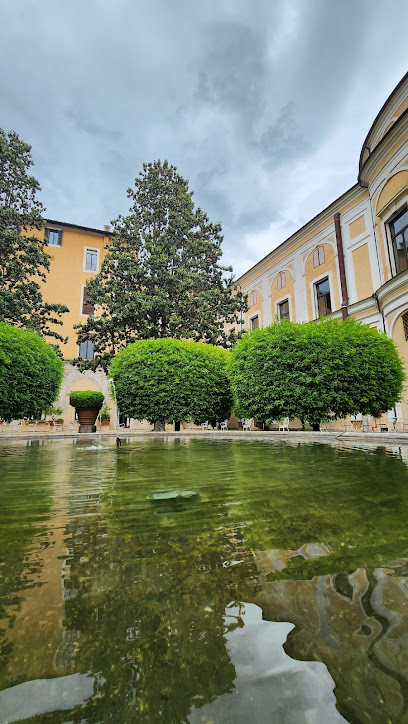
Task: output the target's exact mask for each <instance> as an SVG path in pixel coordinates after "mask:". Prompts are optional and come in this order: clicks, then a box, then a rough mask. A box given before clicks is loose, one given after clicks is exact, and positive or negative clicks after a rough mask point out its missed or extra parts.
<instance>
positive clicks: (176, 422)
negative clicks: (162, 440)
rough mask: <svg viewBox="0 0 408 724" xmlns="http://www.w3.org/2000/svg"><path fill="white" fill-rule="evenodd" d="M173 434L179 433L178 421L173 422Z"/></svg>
mask: <svg viewBox="0 0 408 724" xmlns="http://www.w3.org/2000/svg"><path fill="white" fill-rule="evenodd" d="M174 432H180V420H174Z"/></svg>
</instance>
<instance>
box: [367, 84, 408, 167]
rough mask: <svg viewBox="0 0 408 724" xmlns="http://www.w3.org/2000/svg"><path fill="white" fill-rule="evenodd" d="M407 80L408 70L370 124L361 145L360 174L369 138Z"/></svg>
mask: <svg viewBox="0 0 408 724" xmlns="http://www.w3.org/2000/svg"><path fill="white" fill-rule="evenodd" d="M406 80H408V71H407V72H406V73H405V75H404V76H403V77H402V78H401V80H400V82H399V83H398V84H397V85H396V86H395V88H394V90H393V91H391V93H390V95H389V96H388V98H387V99H386V100H385V101H384V103H383V104H382V106H381V108H380V110H379V111H378V113H377V115H376V117H375V118H374V120H373V122H372V124H371V126H370V130H369V131H368V133H367V135H366V137H365V139H364V143H363V145H362V147H361V152H360V159H359V162H358V171H359V175H360V172H361V169H362V166H363V154H364V151H365V150H366V148H369V147H368V145H367V142H368V139H369V137H370V135H371V133H372V132H373V130H374V127H375V125H376V123H377V121H378V120H379V119H380V117H381V114H382V113H383V111H384V110H385V108H386V107H387V105H388V103H389V102H390V100H391V99H392V98H393V97H394V96H395V94H396V93H397V92H398V91H399V89H400V88H401V86H402V85H403V84H404V83H405V81H406Z"/></svg>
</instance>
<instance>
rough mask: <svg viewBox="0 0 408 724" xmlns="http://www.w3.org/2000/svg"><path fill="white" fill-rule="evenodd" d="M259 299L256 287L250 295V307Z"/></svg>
mask: <svg viewBox="0 0 408 724" xmlns="http://www.w3.org/2000/svg"><path fill="white" fill-rule="evenodd" d="M257 300H258V295H257V293H256V291H255V289H254V290H253V291H252V292H251V294H250V295H249V306H250V307H253V306H254V304H256V302H257Z"/></svg>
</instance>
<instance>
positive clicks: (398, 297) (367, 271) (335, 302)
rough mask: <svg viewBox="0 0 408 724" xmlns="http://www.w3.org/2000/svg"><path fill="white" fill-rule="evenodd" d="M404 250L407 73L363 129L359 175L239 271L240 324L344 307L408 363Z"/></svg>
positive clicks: (407, 244)
mask: <svg viewBox="0 0 408 724" xmlns="http://www.w3.org/2000/svg"><path fill="white" fill-rule="evenodd" d="M407 250H408V73H407V75H405V76H404V78H403V79H402V80H401V82H400V83H399V84H398V85H397V87H396V88H395V89H394V91H393V92H392V93H391V95H390V97H389V98H388V99H387V100H386V102H385V104H384V105H383V107H382V108H381V110H380V111H379V113H378V115H377V117H376V119H375V121H374V123H373V125H372V126H371V129H370V130H369V132H368V135H367V138H366V139H365V141H364V143H363V146H362V150H361V155H360V162H359V175H358V181H357V183H356V184H355V185H354V186H353V187H352V188H351V189H349V190H348V191H346V192H345V193H344V194H343V195H342V196H340V197H339V198H338V199H336V201H334V202H333V203H332V204H330V206H328V207H327V208H326V209H324V210H323V211H321V212H320V213H319V214H318V215H317V216H315V217H314V218H313V219H311V220H310V221H309V222H308V223H307V224H305V226H303V227H302V228H301V229H299V231H297V232H296V233H295V234H293V235H292V236H291V237H289V239H287V240H286V241H284V242H283V243H282V244H281V245H280V246H278V247H277V248H276V249H274V250H273V251H272V252H270V254H268V255H267V256H266V257H264V258H263V259H261V261H259V262H258V263H257V264H256V265H255V266H253V267H252V268H251V269H249V270H248V271H247V272H245V274H243V275H242V276H241V277H240V279H238V283H239V285H240V287H241V288H242V289H243V290H244V291H245V292H247V293H248V294H249V305H250V306H249V311H248V312H247V314H246V317H245V328H246V329H255V328H256V327H258V326H267V325H268V324H271V323H272V322H273V320H274V319H275V318H276V317H278V318H283V317H285V318H289V319H291V320H293V321H297V322H303V321H308V320H313V319H317V318H318V317H320V316H322V315H323V316H326V315H328V314H332V315H333V316H335V317H341V316H343V318H345V317H346V316H348V315H349V316H351V317H354V318H355V319H360V320H362V321H363V322H365V323H367V324H369V325H370V326H372V327H377V328H378V329H379V330H381V331H385V332H386V333H387V334H388V335H389V336H390V337H392V338H393V339H394V341H395V343H396V345H397V347H398V349H399V351H400V353H401V356H402V358H403V359H404V361H405V363H406V366H407V367H408V251H407ZM407 391H408V390H407ZM403 397H404V398H405V397H408V395H407V394H404V395H403ZM401 414H402V415H403V417H404V420H405V419H407V416H408V400H405V399H403V402H402V410H401V409H398V410H397V416H398V417H399V418H400V419H401Z"/></svg>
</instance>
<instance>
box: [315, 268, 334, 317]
mask: <svg viewBox="0 0 408 724" xmlns="http://www.w3.org/2000/svg"><path fill="white" fill-rule="evenodd" d="M325 282H327V284H328V287H329V289H328V291H325V292H321V291H320V290H319V287H320V286H321V285H322V284H324V283H325ZM314 289H315V299H316V305H317V319H320V317H328V316H329V314H332V312H333V309H332V303H331V292H330V279H329V277H323V279H319V281H317V282H315V283H314ZM321 301H322V304H324V307H325V310H326V311H324V310H323V311H322V304H321ZM327 302H328V303H327Z"/></svg>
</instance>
